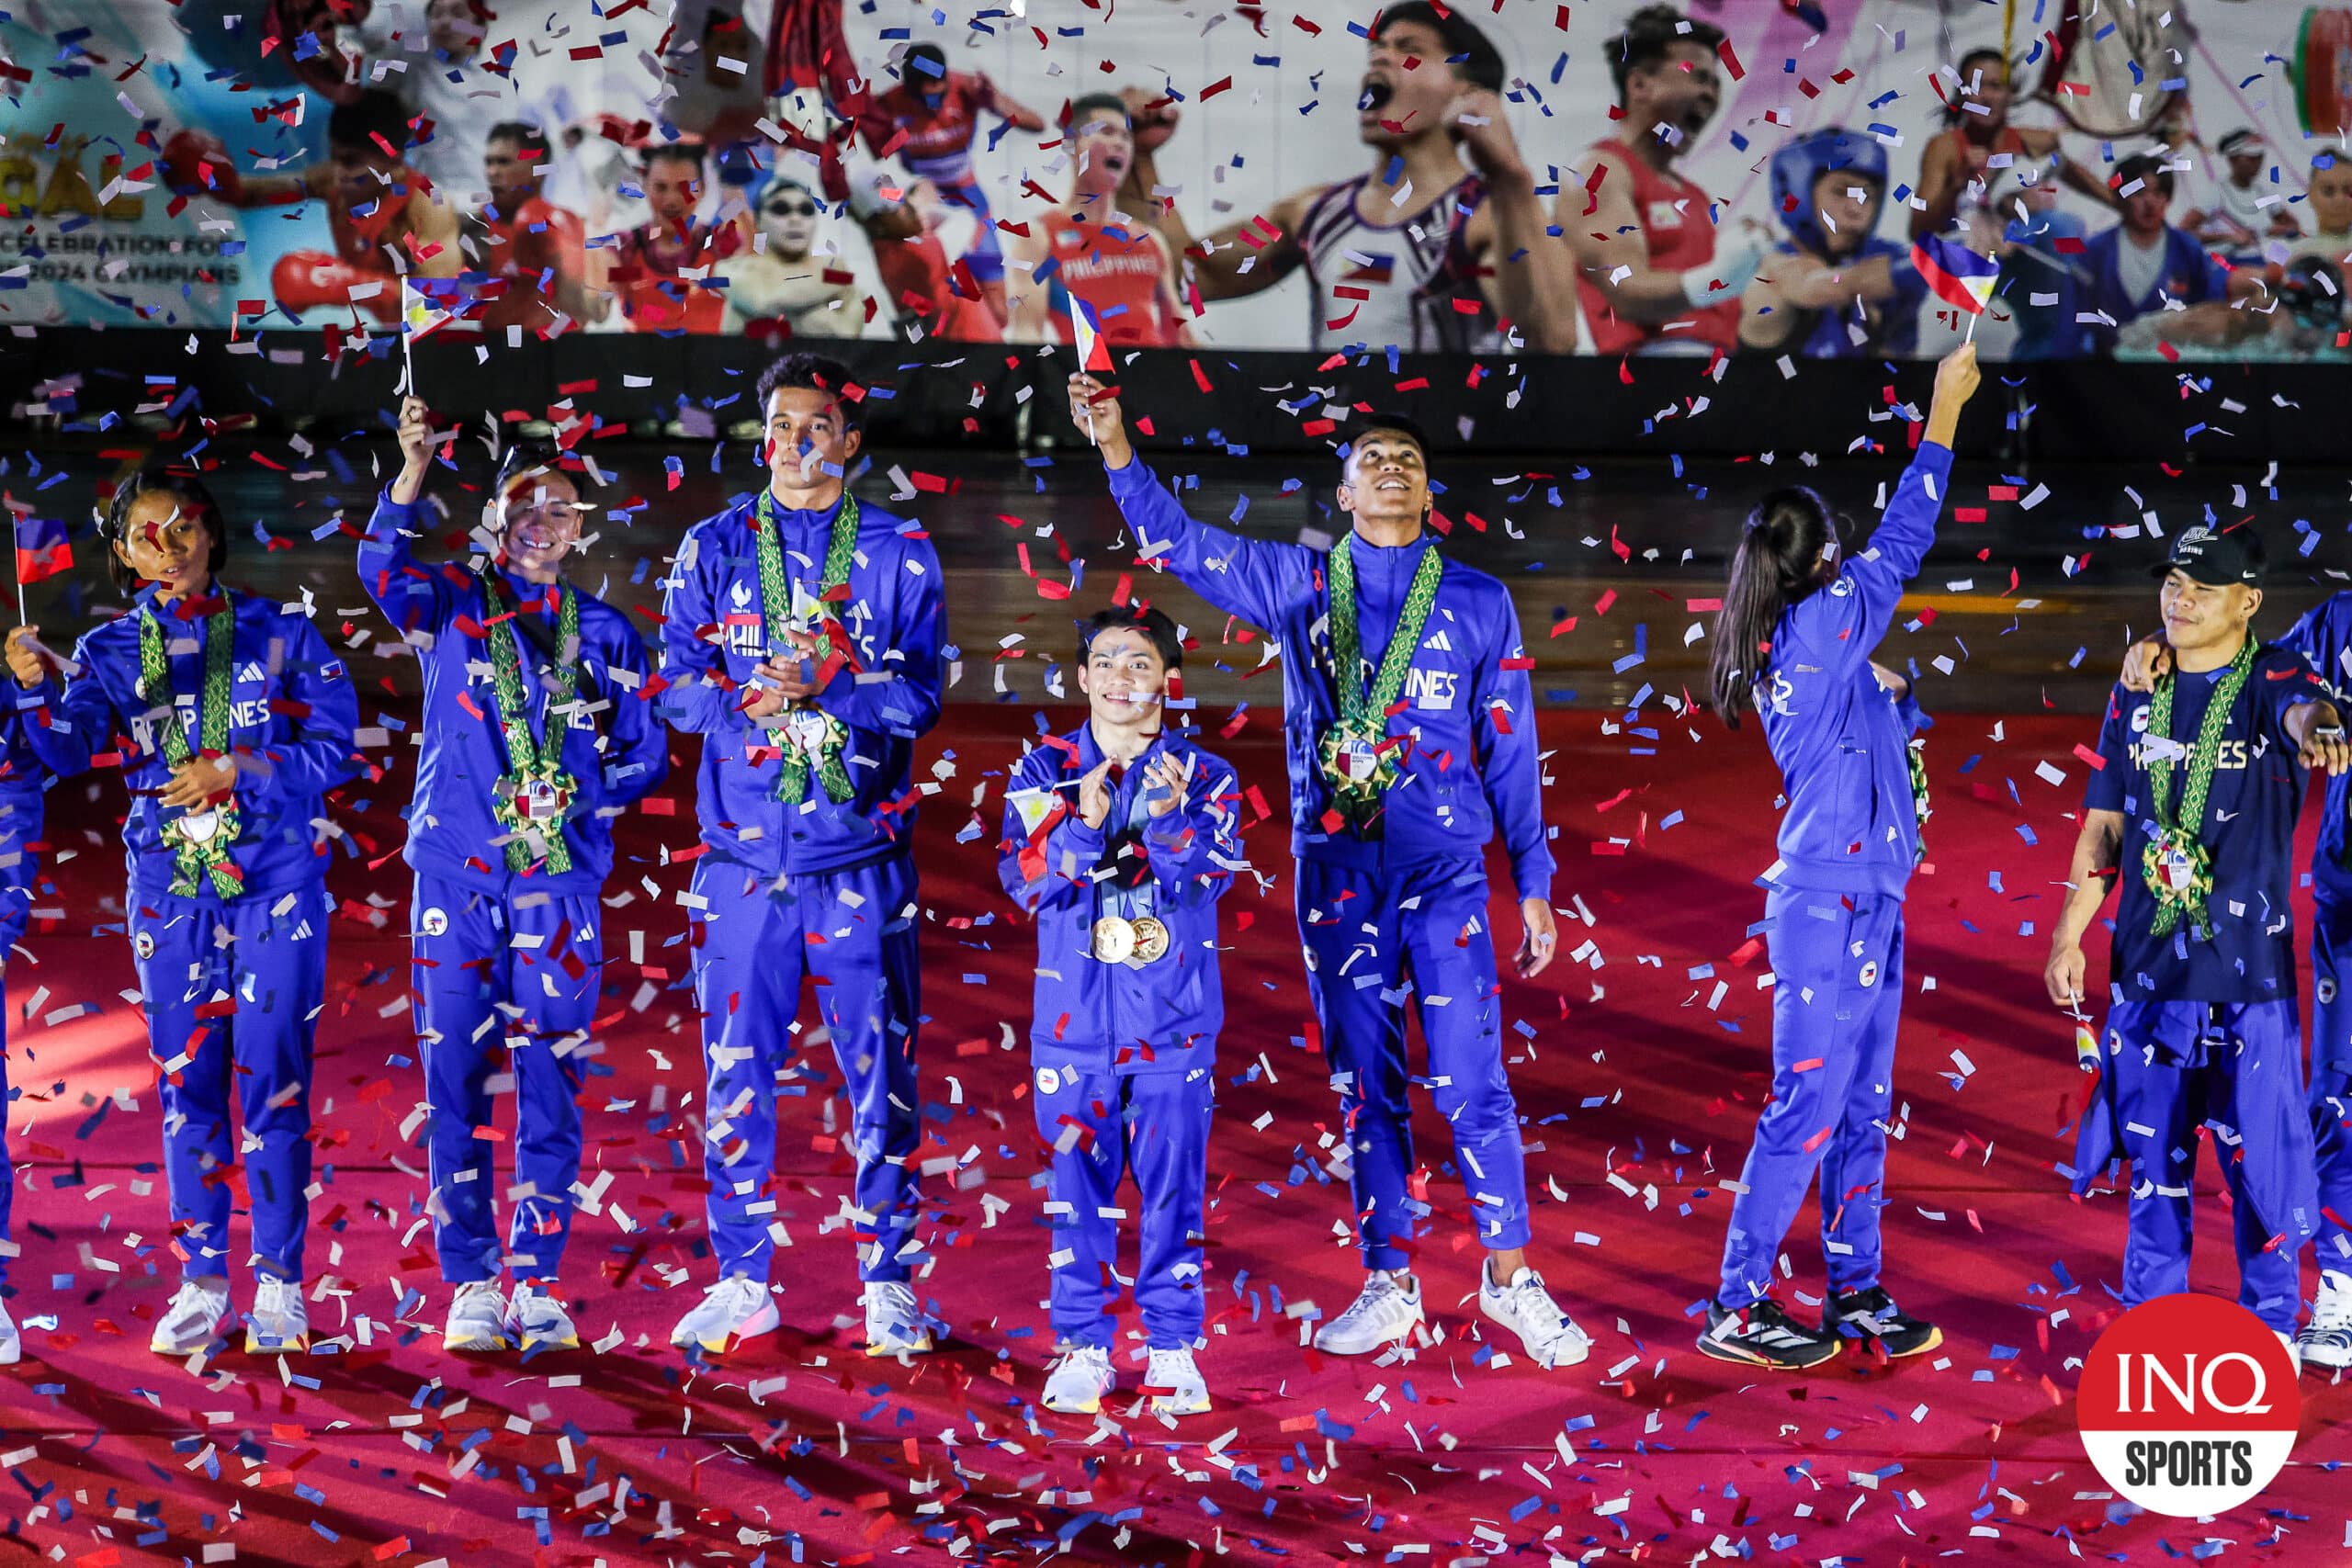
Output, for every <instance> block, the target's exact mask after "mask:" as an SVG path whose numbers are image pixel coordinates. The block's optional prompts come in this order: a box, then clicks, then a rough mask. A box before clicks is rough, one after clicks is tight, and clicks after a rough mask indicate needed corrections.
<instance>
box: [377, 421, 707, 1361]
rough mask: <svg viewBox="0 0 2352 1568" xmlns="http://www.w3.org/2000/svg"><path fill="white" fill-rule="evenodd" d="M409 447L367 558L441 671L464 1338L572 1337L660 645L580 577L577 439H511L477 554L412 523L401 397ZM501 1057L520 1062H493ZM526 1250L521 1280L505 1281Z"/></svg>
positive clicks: (449, 1015) (653, 751)
mask: <svg viewBox="0 0 2352 1568" xmlns="http://www.w3.org/2000/svg"><path fill="white" fill-rule="evenodd" d="M400 441H401V471H400V474H399V477H398V478H396V479H393V480H392V482H391V484H390V486H389V487H388V488H387V489H386V490H385V491H384V494H383V498H382V499H381V500H380V501H379V502H378V503H377V506H376V512H375V515H374V516H373V517H371V518H369V519H368V533H367V536H366V537H365V538H363V539H362V540H361V541H360V545H359V578H360V582H361V585H362V586H364V587H365V588H366V589H367V591H368V596H369V597H370V598H372V599H373V600H375V602H376V604H378V606H379V607H380V608H381V609H382V610H383V612H384V614H385V615H389V616H390V617H391V620H392V624H393V625H394V626H398V627H399V628H400V633H401V637H403V638H404V639H405V640H406V641H407V642H408V643H409V645H410V646H411V647H412V648H413V649H415V650H416V657H417V660H418V662H419V664H420V665H421V667H422V671H423V676H424V719H423V731H424V733H423V743H422V745H421V747H420V749H419V751H418V757H417V770H416V771H417V781H416V795H415V799H414V801H413V804H412V805H411V806H410V807H409V810H408V813H407V815H408V819H409V835H408V842H407V845H406V846H405V848H404V850H403V852H402V853H403V855H404V857H405V858H406V860H407V861H408V863H409V865H410V867H411V868H412V869H413V871H414V872H415V873H416V890H415V896H414V898H413V901H412V902H411V904H410V908H411V910H412V911H413V919H414V930H413V932H412V934H411V938H410V940H411V942H412V944H413V957H414V970H413V981H412V985H413V989H414V993H415V998H416V1010H417V1012H416V1017H417V1031H418V1040H419V1045H420V1048H421V1050H422V1052H423V1055H424V1078H425V1090H426V1093H427V1094H428V1095H429V1096H430V1098H431V1102H432V1112H431V1116H430V1118H429V1119H428V1121H427V1122H426V1131H425V1138H426V1148H427V1154H428V1163H429V1166H430V1168H431V1171H432V1179H433V1193H432V1197H431V1199H430V1200H429V1201H428V1203H427V1208H428V1210H429V1212H430V1213H431V1214H432V1216H433V1240H434V1249H435V1252H437V1253H438V1254H439V1255H440V1259H441V1277H442V1279H443V1280H447V1282H449V1283H450V1284H452V1285H453V1286H455V1287H456V1288H455V1290H454V1292H452V1297H451V1301H450V1304H449V1315H448V1321H447V1324H446V1325H445V1326H444V1328H443V1330H442V1340H441V1342H442V1345H443V1347H444V1348H447V1349H451V1350H500V1349H506V1348H520V1349H521V1350H522V1351H523V1352H524V1353H525V1354H526V1356H527V1355H528V1354H529V1353H530V1352H532V1351H534V1350H537V1349H541V1348H551V1349H570V1348H574V1347H576V1346H577V1345H578V1344H579V1337H578V1335H577V1334H576V1333H575V1332H574V1330H573V1327H572V1322H571V1314H570V1313H569V1311H568V1310H567V1309H566V1306H565V1303H564V1302H563V1299H562V1297H561V1296H560V1294H559V1293H558V1292H559V1287H558V1285H557V1280H558V1273H559V1270H560V1267H561V1264H562V1261H563V1254H564V1245H565V1242H566V1241H567V1240H568V1239H569V1236H570V1234H571V1188H572V1185H573V1183H574V1182H575V1181H576V1180H577V1179H578V1178H579V1174H580V1147H581V1122H580V1106H579V1103H578V1098H577V1097H578V1096H579V1093H580V1084H581V1077H582V1067H583V1066H584V1065H585V1063H586V1062H587V1059H588V1058H589V1057H590V1056H591V1055H594V1054H595V1052H596V1050H597V1044H596V1042H595V1041H594V1039H593V1038H592V1032H593V1029H594V1019H595V1012H596V1001H597V997H598V995H599V991H600V987H601V982H602V980H603V976H604V941H603V927H604V922H603V920H602V919H600V916H601V915H602V913H603V911H602V910H601V909H600V908H599V907H598V904H597V897H598V895H599V894H600V893H601V892H602V891H603V888H604V885H605V874H606V873H608V872H609V871H610V870H611V868H612V863H613V820H614V818H616V817H618V816H619V815H620V814H621V813H622V812H624V811H626V810H628V807H630V806H632V805H634V804H635V803H636V802H637V801H638V800H639V798H640V797H641V796H643V795H645V794H646V792H647V791H649V790H650V789H652V788H653V787H654V786H655V785H657V784H660V783H661V782H662V777H663V775H664V774H665V773H667V772H668V770H669V759H668V756H667V754H666V753H665V752H664V750H663V742H664V739H665V738H666V732H665V731H664V729H663V728H662V723H661V721H660V720H659V719H657V718H656V717H654V716H653V713H652V709H651V706H650V698H651V694H652V692H653V689H654V688H653V684H652V666H651V661H650V659H649V658H648V656H647V653H646V649H645V641H644V639H643V638H642V637H639V635H638V632H637V628H636V627H634V626H630V625H629V623H628V616H627V615H625V614H624V613H623V612H622V611H620V610H617V609H615V608H614V607H613V606H611V605H609V604H605V602H604V601H603V600H601V599H598V598H597V597H595V596H594V594H591V593H586V592H582V591H581V590H580V589H578V588H576V587H573V586H572V585H571V584H569V583H567V582H565V581H564V580H563V560H564V558H565V557H566V556H567V555H568V554H570V553H571V551H572V550H573V549H574V548H576V547H578V546H579V545H580V543H581V525H582V516H583V513H584V511H585V507H584V506H583V503H582V502H581V500H580V494H579V490H578V487H577V485H576V484H575V482H574V480H573V479H572V477H571V473H570V472H568V471H566V469H565V468H564V466H563V462H562V458H561V457H560V454H559V453H557V452H555V451H553V450H552V449H549V448H546V447H541V446H532V445H524V446H516V447H515V448H513V449H511V450H510V451H509V452H508V453H507V454H506V457H505V460H504V461H503V463H501V464H500V466H499V470H498V478H497V481H496V484H495V487H494V489H493V491H492V500H491V502H490V504H489V506H488V508H487V509H486V514H485V517H484V520H483V528H482V530H481V535H480V536H479V537H480V541H481V546H482V553H481V554H480V555H477V556H475V557H474V558H473V559H471V560H470V561H468V562H465V563H463V564H460V563H458V562H456V561H449V562H445V563H443V564H441V565H438V566H434V567H424V566H420V565H418V564H417V563H416V562H415V560H414V559H413V558H412V557H411V555H410V553H409V540H410V538H411V537H412V536H414V535H416V534H418V533H421V532H423V531H424V527H425V526H426V525H428V523H429V521H430V513H427V512H426V511H425V509H424V506H423V504H422V495H423V491H424V475H425V469H426V468H427V467H428V466H429V465H430V463H431V461H432V456H433V446H434V441H433V436H432V434H431V431H430V429H429V428H428V426H427V423H426V413H425V408H424V404H423V403H422V402H420V401H418V400H416V399H414V398H410V399H408V400H406V401H405V402H403V403H402V404H401V423H400ZM502 1059H503V1064H504V1069H505V1070H503V1071H500V1072H493V1070H492V1069H493V1067H494V1066H498V1065H500V1063H501V1061H502ZM500 1083H504V1084H508V1085H511V1086H512V1088H513V1089H514V1092H515V1172H514V1183H513V1185H512V1186H510V1187H509V1188H508V1189H507V1192H508V1195H509V1197H510V1199H511V1200H512V1201H513V1209H512V1212H511V1213H510V1214H509V1216H508V1225H507V1235H506V1238H505V1241H504V1243H503V1245H502V1243H501V1242H500V1239H499V1237H498V1235H497V1232H496V1229H495V1227H494V1224H493V1220H492V1202H491V1198H492V1190H493V1181H492V1159H491V1150H492V1147H493V1140H492V1139H490V1138H487V1137H485V1136H484V1134H487V1133H490V1132H491V1131H492V1090H493V1087H494V1086H495V1085H497V1084H500ZM510 1270H511V1271H512V1272H513V1274H514V1275H515V1292H514V1297H513V1299H512V1300H511V1301H510V1300H508V1298H507V1296H506V1293H505V1292H504V1290H503V1285H502V1281H503V1279H504V1278H505V1276H506V1275H507V1274H508V1272H509V1271H510Z"/></svg>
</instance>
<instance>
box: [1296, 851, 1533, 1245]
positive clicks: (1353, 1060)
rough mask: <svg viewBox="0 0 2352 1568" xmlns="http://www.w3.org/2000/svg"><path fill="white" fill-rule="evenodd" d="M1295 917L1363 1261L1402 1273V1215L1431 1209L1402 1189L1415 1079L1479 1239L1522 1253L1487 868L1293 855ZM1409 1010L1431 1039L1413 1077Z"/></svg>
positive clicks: (1407, 1177) (1522, 1169)
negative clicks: (1380, 867) (1339, 1122)
mask: <svg viewBox="0 0 2352 1568" xmlns="http://www.w3.org/2000/svg"><path fill="white" fill-rule="evenodd" d="M1298 924H1299V931H1300V933H1301V935H1302V936H1303V937H1304V939H1305V942H1306V989H1307V995H1308V997H1309V998H1311V999H1312V1000H1313V1002H1314V1006H1315V1018H1316V1022H1317V1025H1318V1026H1320V1028H1321V1029H1322V1031H1323V1053H1324V1056H1325V1058H1326V1060H1327V1061H1328V1062H1329V1065H1330V1068H1331V1077H1332V1086H1333V1087H1334V1088H1336V1089H1338V1090H1339V1091H1340V1109H1341V1111H1343V1112H1344V1113H1345V1115H1346V1117H1347V1127H1348V1152H1349V1156H1350V1157H1349V1176H1348V1187H1349V1190H1350V1192H1351V1194H1352V1195H1353V1197H1354V1200H1355V1212H1356V1226H1357V1242H1358V1247H1359V1248H1360V1250H1361V1251H1362V1253H1363V1266H1364V1267H1365V1268H1366V1269H1405V1268H1408V1267H1409V1266H1410V1261H1411V1255H1412V1251H1413V1250H1414V1247H1413V1222H1414V1220H1415V1219H1416V1218H1419V1217H1421V1216H1425V1215H1426V1214H1427V1213H1429V1206H1428V1205H1427V1204H1425V1203H1422V1202H1420V1201H1417V1200H1415V1199H1414V1198H1413V1196H1412V1192H1411V1188H1410V1182H1411V1179H1412V1172H1413V1131H1412V1110H1411V1107H1410V1105H1409V1104H1408V1102H1407V1100H1406V1091H1407V1088H1408V1085H1409V1084H1412V1083H1420V1084H1424V1085H1426V1086H1427V1087H1428V1089H1429V1091H1430V1099H1431V1100H1433V1101H1435V1103H1436V1105H1437V1109H1438V1112H1439V1114H1441V1115H1442V1116H1443V1117H1444V1118H1445V1120H1446V1122H1447V1124H1448V1125H1449V1126H1451V1127H1452V1128H1453V1155H1454V1158H1455V1160H1456V1161H1457V1162H1458V1163H1459V1165H1460V1168H1461V1177H1462V1183H1463V1186H1464V1189H1465V1190H1466V1191H1467V1192H1468V1195H1469V1203H1470V1213H1471V1216H1472V1219H1473V1221H1474V1222H1475V1223H1476V1226H1477V1230H1478V1239H1479V1241H1480V1242H1482V1243H1483V1244H1485V1246H1486V1247H1488V1248H1489V1249H1491V1250H1494V1251H1508V1250H1510V1249H1511V1248H1513V1247H1525V1246H1526V1245H1527V1242H1528V1235H1529V1231H1528V1220H1527V1171H1526V1165H1525V1161H1524V1157H1523V1156H1522V1155H1521V1151H1520V1144H1519V1107H1518V1105H1517V1103H1516V1102H1515V1101H1514V1100H1512V1099H1511V1092H1510V1076H1509V1075H1508V1074H1507V1073H1506V1072H1505V1071H1504V1069H1503V1042H1502V1023H1501V1008H1500V1003H1499V1002H1498V999H1497V997H1496V995H1495V987H1496V976H1495V943H1494V936H1493V933H1492V932H1490V931H1488V930H1487V874H1486V871H1485V868H1484V866H1483V865H1482V864H1481V863H1478V862H1476V861H1466V862H1465V861H1445V862H1439V863H1425V864H1422V865H1419V866H1410V867H1404V868H1400V869H1397V870H1393V871H1385V872H1367V871H1363V870H1359V869H1357V868H1354V867H1350V866H1341V865H1334V864H1331V863H1328V862H1322V861H1314V860H1302V861H1301V862H1299V864H1298ZM1408 1006H1409V1007H1410V1008H1411V1010H1412V1011H1413V1013H1414V1015H1415V1016H1416V1017H1418V1018H1419V1020H1420V1024H1421V1037H1422V1040H1423V1043H1425V1044H1426V1045H1427V1047H1428V1056H1429V1059H1428V1069H1429V1070H1428V1072H1427V1074H1426V1075H1425V1076H1423V1077H1413V1076H1412V1074H1411V1073H1410V1072H1409V1070H1408V1066H1407V1063H1406V1057H1405V1017H1406V1010H1407V1008H1408Z"/></svg>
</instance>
